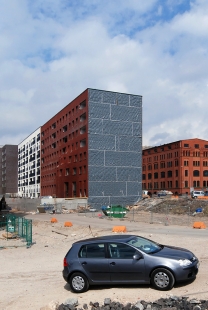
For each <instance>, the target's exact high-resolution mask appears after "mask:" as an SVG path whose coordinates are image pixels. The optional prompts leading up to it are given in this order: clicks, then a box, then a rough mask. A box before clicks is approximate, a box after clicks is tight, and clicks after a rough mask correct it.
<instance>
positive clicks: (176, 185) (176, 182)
mask: <svg viewBox="0 0 208 310" xmlns="http://www.w3.org/2000/svg"><path fill="white" fill-rule="evenodd" d="M175 187H176V188H178V180H176V181H175Z"/></svg>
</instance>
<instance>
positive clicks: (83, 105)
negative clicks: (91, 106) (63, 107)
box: [79, 100, 86, 110]
mask: <svg viewBox="0 0 208 310" xmlns="http://www.w3.org/2000/svg"><path fill="white" fill-rule="evenodd" d="M85 107H86V100H84V101H83V102H81V103H80V105H79V109H80V110H82V109H84V108H85Z"/></svg>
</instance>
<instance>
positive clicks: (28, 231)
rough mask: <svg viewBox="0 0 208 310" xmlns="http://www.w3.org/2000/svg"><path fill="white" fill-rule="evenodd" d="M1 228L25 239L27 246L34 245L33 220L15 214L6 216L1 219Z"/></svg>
mask: <svg viewBox="0 0 208 310" xmlns="http://www.w3.org/2000/svg"><path fill="white" fill-rule="evenodd" d="M0 227H1V228H4V229H5V230H6V232H8V233H15V234H17V235H18V236H19V237H20V238H23V239H25V241H26V244H27V246H31V245H32V220H27V219H25V218H24V217H19V216H16V215H13V214H5V215H4V216H2V217H1V219H0Z"/></svg>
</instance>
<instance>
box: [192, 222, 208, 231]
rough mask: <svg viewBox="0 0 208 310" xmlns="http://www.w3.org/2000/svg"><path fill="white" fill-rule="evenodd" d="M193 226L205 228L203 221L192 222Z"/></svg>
mask: <svg viewBox="0 0 208 310" xmlns="http://www.w3.org/2000/svg"><path fill="white" fill-rule="evenodd" d="M193 228H199V229H201V228H206V225H205V224H204V222H194V225H193Z"/></svg>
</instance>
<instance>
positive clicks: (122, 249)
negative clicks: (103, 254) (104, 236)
mask: <svg viewBox="0 0 208 310" xmlns="http://www.w3.org/2000/svg"><path fill="white" fill-rule="evenodd" d="M108 249H109V254H110V257H111V258H116V259H133V256H134V255H135V254H136V252H137V251H136V250H135V249H134V248H132V247H130V246H128V245H126V244H122V243H109V244H108Z"/></svg>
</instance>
